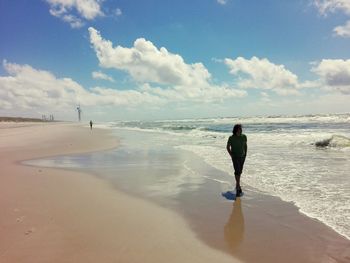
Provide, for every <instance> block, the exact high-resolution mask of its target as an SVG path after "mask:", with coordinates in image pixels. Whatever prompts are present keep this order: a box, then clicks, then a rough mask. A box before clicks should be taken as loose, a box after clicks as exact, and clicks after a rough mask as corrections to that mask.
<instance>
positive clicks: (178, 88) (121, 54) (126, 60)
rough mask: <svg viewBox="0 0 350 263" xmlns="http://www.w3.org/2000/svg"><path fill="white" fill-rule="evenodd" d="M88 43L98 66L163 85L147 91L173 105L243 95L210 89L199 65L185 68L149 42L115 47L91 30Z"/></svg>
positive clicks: (206, 74)
mask: <svg viewBox="0 0 350 263" xmlns="http://www.w3.org/2000/svg"><path fill="white" fill-rule="evenodd" d="M89 32H90V41H91V44H92V46H93V48H94V50H95V52H96V55H97V58H98V60H99V62H100V66H101V67H104V68H114V69H117V70H123V71H126V72H127V73H129V74H130V76H131V77H132V78H133V79H134V80H135V81H137V82H139V83H141V84H144V83H147V84H149V83H151V84H153V85H157V84H160V85H166V86H167V88H159V87H158V88H152V86H151V85H148V87H151V88H150V89H148V90H147V91H148V92H150V93H153V94H156V95H158V96H161V97H166V98H167V99H169V100H172V101H176V100H179V101H184V100H190V101H199V100H203V101H218V100H223V99H227V98H233V97H242V96H245V95H246V92H245V91H240V90H235V89H233V88H231V87H228V86H225V85H221V86H218V85H212V84H211V75H210V73H209V71H208V70H207V69H206V68H205V66H204V65H203V64H202V63H194V64H186V63H185V61H184V60H183V58H182V57H181V56H180V55H177V54H173V53H170V52H169V51H168V50H167V49H166V48H164V47H161V48H160V49H158V48H157V47H156V46H155V45H154V44H153V43H152V42H151V41H147V40H145V39H144V38H139V39H137V40H136V41H135V42H134V46H133V47H131V48H126V47H121V46H116V47H113V44H112V42H111V41H108V40H104V39H103V38H102V37H101V35H100V32H99V31H97V30H96V29H94V28H92V27H90V28H89Z"/></svg>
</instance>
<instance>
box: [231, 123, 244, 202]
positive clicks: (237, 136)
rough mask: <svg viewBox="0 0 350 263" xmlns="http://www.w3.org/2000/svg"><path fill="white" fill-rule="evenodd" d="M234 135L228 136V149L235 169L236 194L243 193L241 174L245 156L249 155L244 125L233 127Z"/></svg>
mask: <svg viewBox="0 0 350 263" xmlns="http://www.w3.org/2000/svg"><path fill="white" fill-rule="evenodd" d="M232 133H233V134H232V135H231V136H230V137H229V138H228V141H227V146H226V149H227V151H228V153H229V154H230V156H231V159H232V163H233V168H234V169H235V179H236V195H237V196H241V195H242V188H241V182H240V180H241V174H242V170H243V165H244V161H245V158H246V156H247V149H248V147H247V136H245V135H244V134H242V125H241V124H236V125H235V126H234V127H233V130H232Z"/></svg>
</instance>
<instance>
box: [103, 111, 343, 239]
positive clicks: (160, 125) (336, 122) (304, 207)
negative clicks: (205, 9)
mask: <svg viewBox="0 0 350 263" xmlns="http://www.w3.org/2000/svg"><path fill="white" fill-rule="evenodd" d="M235 123H241V124H242V125H243V133H244V134H246V135H247V138H248V156H247V159H246V163H245V167H244V172H243V176H242V181H243V184H244V185H247V186H250V187H252V188H253V189H255V190H256V191H261V192H263V193H268V194H270V195H273V196H277V197H280V198H281V199H282V200H284V201H287V202H293V203H294V204H295V205H296V206H297V207H299V208H300V211H301V212H302V213H304V214H306V215H307V216H309V217H312V218H316V219H318V220H320V221H321V222H323V223H325V224H327V225H328V226H330V227H331V228H333V229H334V230H335V231H337V232H338V233H340V234H341V235H343V236H345V237H347V238H348V239H350V114H338V115H311V116H310V115H308V116H292V117H290V116H289V117H286V116H271V117H249V118H239V117H237V118H235V117H230V118H211V119H186V120H163V121H116V122H111V123H108V124H107V125H108V126H109V127H111V128H113V129H118V130H119V131H129V132H131V131H133V132H139V133H140V132H141V133H144V134H145V135H146V134H147V136H145V138H153V140H152V139H151V140H150V139H147V140H146V139H145V140H144V141H143V143H152V144H154V143H157V144H159V145H168V146H171V147H173V148H174V149H181V150H185V151H189V152H192V153H194V154H196V155H197V156H198V157H199V158H201V159H202V160H203V161H205V162H206V163H207V164H208V165H210V166H212V167H213V168H215V169H217V170H220V171H221V172H223V173H225V174H226V175H227V179H222V178H217V177H216V175H215V173H213V174H212V175H209V176H208V175H206V176H205V177H206V178H205V179H209V180H214V181H216V182H217V183H221V184H223V185H227V184H231V187H233V181H234V179H233V176H234V175H233V168H232V164H231V160H230V158H229V156H228V154H227V152H226V142H227V139H228V137H229V136H230V135H231V134H232V126H233V124H235ZM147 141H148V142H147ZM192 174H193V180H200V179H204V178H198V173H196V172H193V173H192ZM187 176H190V177H191V173H188V174H187ZM230 178H231V179H230Z"/></svg>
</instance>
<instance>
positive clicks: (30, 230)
mask: <svg viewBox="0 0 350 263" xmlns="http://www.w3.org/2000/svg"><path fill="white" fill-rule="evenodd" d="M34 232H35V228H34V227H32V228H31V229H29V230H27V231H26V232H25V233H24V234H25V235H26V236H28V235H30V234H32V233H34Z"/></svg>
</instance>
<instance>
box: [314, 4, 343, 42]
mask: <svg viewBox="0 0 350 263" xmlns="http://www.w3.org/2000/svg"><path fill="white" fill-rule="evenodd" d="M313 3H314V5H315V6H316V7H317V9H318V10H319V12H320V13H321V14H322V15H324V16H326V15H327V14H329V13H336V12H343V13H344V14H346V15H349V16H350V1H349V0H313ZM333 32H334V33H335V35H337V36H340V37H350V20H349V21H347V22H346V23H345V24H344V25H342V26H337V27H335V28H334V29H333Z"/></svg>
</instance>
